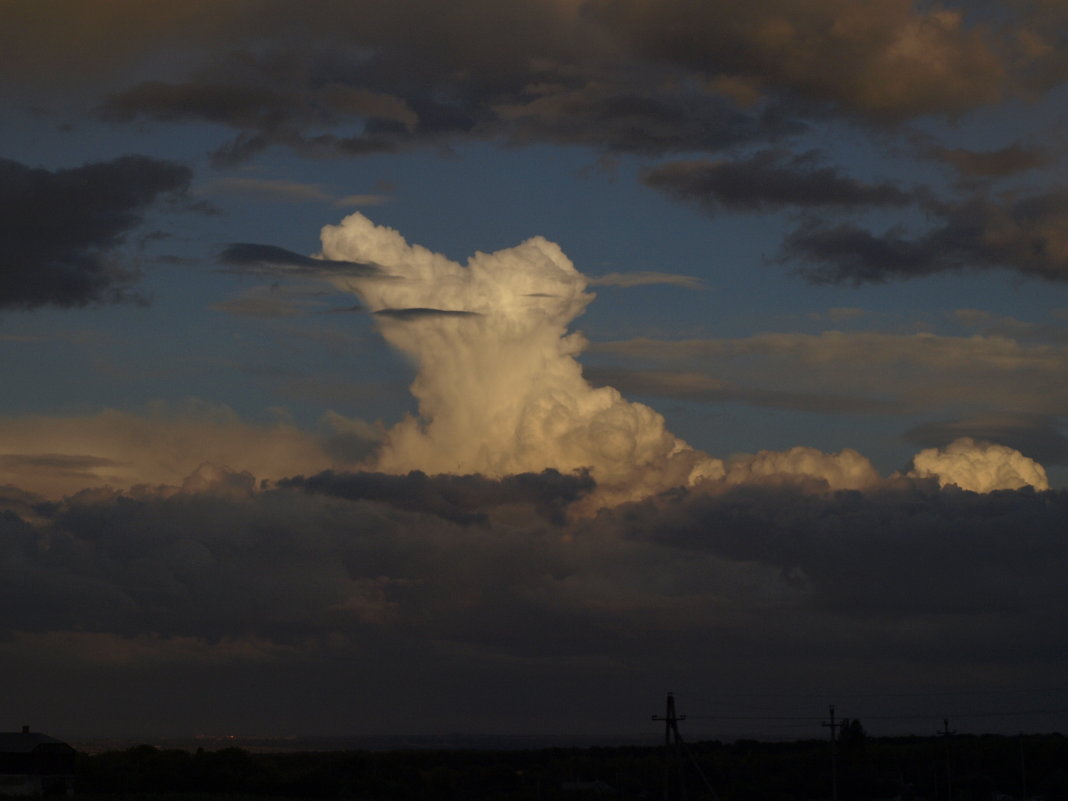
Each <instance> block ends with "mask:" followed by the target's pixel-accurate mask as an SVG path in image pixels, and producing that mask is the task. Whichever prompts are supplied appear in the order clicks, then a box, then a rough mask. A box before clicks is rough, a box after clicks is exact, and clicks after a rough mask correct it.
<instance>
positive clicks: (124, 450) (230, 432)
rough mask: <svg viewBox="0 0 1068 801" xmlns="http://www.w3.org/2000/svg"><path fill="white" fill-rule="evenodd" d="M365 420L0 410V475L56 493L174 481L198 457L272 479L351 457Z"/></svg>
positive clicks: (202, 409)
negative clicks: (310, 422)
mask: <svg viewBox="0 0 1068 801" xmlns="http://www.w3.org/2000/svg"><path fill="white" fill-rule="evenodd" d="M379 436H380V435H379V434H378V433H376V431H375V429H374V427H373V426H370V425H369V424H366V423H362V422H360V421H350V420H348V419H347V418H345V417H342V416H341V415H339V414H337V413H330V414H327V415H325V416H324V418H323V420H322V421H321V423H320V427H319V429H318V430H313V431H304V430H302V429H300V428H297V427H296V426H294V425H292V424H289V423H285V422H271V423H252V422H248V421H245V420H242V419H241V418H240V417H238V416H237V415H236V414H235V413H234V412H233V411H232V410H230V409H228V408H227V407H225V406H210V405H208V404H204V403H201V402H195V401H190V402H189V403H187V404H185V405H184V406H181V405H180V406H176V407H171V406H167V405H164V404H157V405H155V406H154V407H151V408H149V409H147V410H145V411H143V412H142V413H133V412H125V411H118V410H113V409H107V410H104V411H102V412H100V413H98V414H92V415H82V416H48V415H30V416H18V417H6V418H0V442H2V443H3V445H2V447H0V484H5V483H7V484H13V485H17V486H19V487H22V488H23V489H24V490H27V491H30V492H33V493H36V494H39V495H42V496H45V497H47V498H50V499H58V498H61V497H63V496H64V495H70V494H73V493H76V492H78V491H80V490H83V489H86V488H92V487H100V486H110V487H112V488H115V489H128V488H130V487H133V486H135V485H138V484H144V485H148V486H158V485H171V486H180V485H181V483H182V481H183V480H184V479H185V478H186V477H187V476H189V475H190V474H192V473H193V472H194V471H195V470H196V469H197V467H198V466H199V465H201V464H202V463H205V462H208V463H213V464H217V465H227V466H228V467H229V468H232V469H234V470H235V471H236V472H239V473H240V472H252V473H254V474H255V475H257V476H258V477H260V478H265V479H278V478H282V477H283V476H285V475H289V474H291V473H292V472H294V471H301V472H305V473H316V472H319V471H321V470H323V469H326V468H331V467H334V468H344V467H351V466H352V465H354V464H356V463H359V462H360V461H362V460H364V459H366V458H367V457H368V456H369V455H370V454H371V452H372V451H373V449H374V446H375V445H376V444H377V438H378V437H379Z"/></svg>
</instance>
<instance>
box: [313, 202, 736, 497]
mask: <svg viewBox="0 0 1068 801" xmlns="http://www.w3.org/2000/svg"><path fill="white" fill-rule="evenodd" d="M322 243H323V250H322V253H323V256H324V257H326V258H327V259H331V260H338V261H340V260H348V261H355V262H370V263H372V264H374V265H375V266H376V267H378V268H379V273H378V274H377V275H370V276H356V277H347V276H338V277H334V278H333V279H332V280H333V281H334V283H335V284H337V285H338V286H340V287H342V288H344V289H347V290H349V291H352V292H354V293H356V294H357V295H359V296H360V298H361V299H362V300H363V302H364V303H365V304H366V306H367V307H368V308H369V309H370V310H371V311H372V312H374V313H375V315H376V317H377V320H378V324H379V328H380V330H381V332H382V335H383V336H384V337H385V338H386V340H387V341H388V342H389V343H390V344H391V345H393V346H394V347H396V348H398V349H400V350H401V351H403V352H404V353H406V354H407V355H408V356H409V357H411V358H412V359H413V360H414V362H415V364H416V367H417V370H418V373H417V375H416V378H415V381H414V383H413V384H412V392H413V394H414V395H415V397H416V398H417V399H418V401H419V418H418V419H416V418H407V419H405V420H403V421H401V422H400V423H398V424H397V425H396V426H394V427H393V428H392V429H390V430H389V431H388V432H387V438H386V442H385V444H384V446H383V448H382V450H381V452H380V454H379V457H378V461H377V463H376V464H375V468H376V469H378V470H383V471H386V472H403V471H408V470H423V471H425V472H428V473H466V472H471V473H481V474H483V475H487V476H504V475H509V474H514V473H521V472H527V471H540V470H543V469H545V468H550V467H551V468H556V469H558V470H563V471H571V470H578V469H584V468H588V469H589V470H590V472H591V474H592V476H593V478H594V479H595V480H596V481H597V484H598V487H599V495H600V496H601V497H600V501H601V502H607V501H622V500H628V499H634V498H640V497H645V496H647V495H649V494H651V493H653V492H657V491H659V490H662V489H666V488H668V487H673V486H679V485H686V484H687V483H689V481H690V477H691V474H695V471H696V473H699V474H701V475H709V476H722V475H723V465H722V462H720V461H719V460H717V459H711V458H710V457H708V456H706V455H704V454H702V453H700V452H698V451H695V450H694V449H692V448H690V447H689V446H688V445H687V444H686V443H685V442H683V441H682V440H680V439H679V438H677V437H676V436H674V435H673V434H671V432H669V431H668V430H667V429H666V428H665V426H664V418H663V417H662V416H661V415H660V414H658V413H657V412H655V411H653V410H652V409H650V408H649V407H648V406H645V405H643V404H640V403H632V402H630V401H627V400H625V399H624V398H623V397H622V396H621V395H620V394H619V392H618V391H616V390H615V389H613V388H611V387H601V388H597V389H595V388H593V387H592V386H591V385H590V384H589V383H588V382H587V381H586V380H585V379H584V378H583V376H582V368H581V366H580V365H579V363H578V362H577V361H576V360H575V356H576V355H577V354H578V353H580V352H581V351H582V349H583V347H584V345H585V340H584V339H583V337H582V336H581V334H578V333H568V331H567V327H568V325H569V324H570V323H571V322H572V321H573V320H574V319H575V318H576V317H577V316H578V315H580V314H581V313H582V312H583V310H584V309H585V308H586V306H587V304H589V302H590V301H591V300H593V298H594V296H593V295H592V294H590V293H588V292H587V291H586V286H587V281H586V278H585V277H584V276H583V275H582V274H581V273H580V272H579V271H578V270H576V269H575V266H574V265H573V264H572V263H571V261H570V259H568V258H567V256H565V255H564V253H563V251H562V250H561V249H560V247H559V246H558V245H556V244H554V243H552V242H549V241H548V240H546V239H544V238H542V237H533V238H531V239H528V240H527V241H525V242H523V243H522V244H520V245H517V246H516V247H513V248H509V249H506V250H500V251H497V252H495V253H476V254H475V255H474V256H472V257H471V258H470V259H469V260H468V263H467V265H466V266H464V265H461V264H458V263H456V262H454V261H450V260H449V259H447V258H446V257H444V256H442V255H440V254H438V253H433V252H431V251H429V250H427V249H426V248H424V247H421V246H419V245H410V244H408V243H407V242H406V241H405V239H404V238H403V237H402V236H401V235H400V234H399V233H397V232H396V231H394V230H392V229H389V228H384V227H381V226H377V225H375V224H373V223H372V222H371V221H370V220H368V219H367V218H366V217H364V216H363V215H361V214H353V215H351V216H349V217H347V218H345V219H344V220H343V221H342V222H341V224H340V225H329V226H326V227H325V228H323V231H322Z"/></svg>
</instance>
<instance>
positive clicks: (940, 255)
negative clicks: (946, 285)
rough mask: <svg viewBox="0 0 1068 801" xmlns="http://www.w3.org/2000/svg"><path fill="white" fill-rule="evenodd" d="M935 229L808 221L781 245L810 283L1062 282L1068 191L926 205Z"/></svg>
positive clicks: (1066, 272)
mask: <svg viewBox="0 0 1068 801" xmlns="http://www.w3.org/2000/svg"><path fill="white" fill-rule="evenodd" d="M927 206H928V210H929V211H930V212H931V213H932V214H933V215H935V217H936V220H937V223H936V225H935V227H934V228H932V229H930V230H929V231H927V232H926V233H923V234H919V235H916V236H911V237H910V236H909V235H908V234H907V233H906V232H905V231H904V230H902V229H901V228H893V229H891V230H889V231H887V232H885V233H883V234H876V233H872V232H871V231H869V230H867V229H865V228H861V227H859V226H857V225H854V224H853V223H841V224H838V225H828V224H827V223H825V222H823V221H822V220H818V219H816V218H809V219H808V220H806V221H805V222H804V223H803V224H802V225H801V226H800V227H799V228H797V229H796V230H794V231H793V232H791V233H790V234H789V235H788V236H787V237H786V239H785V241H784V243H783V260H784V261H793V260H797V261H801V262H804V263H806V264H807V265H808V266H805V267H803V268H801V270H800V271H801V273H802V274H803V275H805V276H806V277H807V278H808V279H809V280H811V281H812V282H814V283H826V284H832V283H843V284H854V285H859V284H865V283H885V282H886V281H890V280H893V279H901V278H915V277H919V276H924V275H931V274H933V273H939V272H951V271H959V270H976V269H992V268H1001V269H1007V270H1012V271H1014V272H1017V273H1020V274H1021V275H1025V276H1030V277H1035V278H1042V279H1044V280H1047V281H1064V280H1068V192H1064V191H1061V190H1058V191H1053V192H1048V193H1045V194H1037V195H1031V196H1023V197H1014V196H1006V197H1003V198H1000V199H998V200H992V199H990V198H986V197H973V198H968V199H965V200H962V201H960V202H957V203H940V202H929V203H928V204H927Z"/></svg>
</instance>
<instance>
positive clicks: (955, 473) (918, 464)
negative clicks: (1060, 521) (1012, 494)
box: [908, 437, 1049, 492]
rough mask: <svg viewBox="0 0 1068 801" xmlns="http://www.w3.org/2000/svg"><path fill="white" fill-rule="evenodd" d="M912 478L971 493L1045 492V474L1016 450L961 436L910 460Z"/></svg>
mask: <svg viewBox="0 0 1068 801" xmlns="http://www.w3.org/2000/svg"><path fill="white" fill-rule="evenodd" d="M908 475H909V476H912V477H914V478H937V479H938V483H939V486H942V487H944V486H946V485H947V484H955V485H957V486H958V487H960V488H961V489H965V490H971V491H972V492H993V491H994V490H999V489H1020V488H1021V487H1026V486H1030V487H1034V488H1035V489H1038V490H1045V489H1049V480H1048V479H1047V478H1046V471H1045V469H1044V468H1043V467H1042V465H1040V464H1039V463H1038V462H1036V461H1035V460H1034V459H1029V458H1028V457H1026V456H1024V455H1023V454H1022V453H1020V452H1019V451H1018V450H1015V449H1014V448H1009V447H1007V446H1005V445H995V444H994V443H990V442H977V441H976V440H974V439H972V438H971V437H961V438H960V439H957V440H954V441H953V442H951V443H950V444H949V445H947V446H946V447H945V448H942V449H939V448H927V449H926V450H922V451H920V452H919V453H917V454H916V456H915V457H913V460H912V470H911V471H909V473H908Z"/></svg>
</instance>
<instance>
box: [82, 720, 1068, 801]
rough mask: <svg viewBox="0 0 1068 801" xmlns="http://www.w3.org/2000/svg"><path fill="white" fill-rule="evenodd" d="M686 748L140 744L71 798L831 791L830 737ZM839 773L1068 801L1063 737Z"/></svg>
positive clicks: (874, 792) (912, 789)
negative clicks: (673, 751)
mask: <svg viewBox="0 0 1068 801" xmlns="http://www.w3.org/2000/svg"><path fill="white" fill-rule="evenodd" d="M686 750H687V753H685V754H680V755H678V759H677V760H676V761H675V762H672V761H670V760H668V759H667V758H666V754H665V752H664V750H663V749H662V748H655V747H649V748H639V747H615V748H551V749H541V750H528V751H473V750H456V751H452V750H448V751H447V750H425V751H424V750H420V751H398V752H370V751H355V752H354V751H347V752H302V753H250V752H248V751H244V750H242V749H239V748H228V749H224V750H220V751H203V750H198V751H197V752H195V753H190V752H188V751H181V750H161V749H158V748H154V747H151V746H139V747H137V748H131V749H129V750H126V751H109V752H106V753H101V754H96V755H87V754H79V756H78V777H77V785H78V794H79V796H88V797H90V798H92V797H94V796H95V797H97V798H101V799H103V798H117V797H119V796H122V797H124V798H126V799H132V798H134V797H137V796H146V795H157V794H172V795H173V794H182V795H185V796H187V797H193V796H196V797H198V798H204V797H205V796H217V797H221V796H227V797H230V798H233V797H234V796H238V795H240V796H254V797H259V798H268V797H269V798H305V799H313V798H314V799H353V800H354V801H372V799H373V801H434V800H435V799H442V800H446V799H448V800H449V801H460V799H463V800H464V801H468V800H469V799H470V800H472V801H478V800H479V799H486V800H487V801H490V800H491V799H515V801H525V800H529V801H542V800H543V799H544V800H545V801H548V800H549V799H575V800H576V801H577V800H578V799H582V798H592V797H597V798H602V799H612V798H615V799H648V801H656V799H660V798H663V797H664V794H665V774H666V773H667V775H668V776H669V778H670V781H669V783H668V785H669V790H670V796H671V797H672V798H682V797H683V795H682V794H681V792H680V791H681V790H683V789H685V791H686V796H685V797H687V798H688V799H690V801H701V800H702V799H718V801H813V800H814V799H830V798H831V797H832V780H831V777H832V771H831V748H830V744H829V742H828V741H826V740H807V741H799V742H790V743H765V742H757V741H750V740H741V741H738V742H735V743H731V744H724V743H720V742H699V743H695V744H692V745H689V746H687V749H686ZM837 766H838V770H837V778H838V787H837V789H838V798H839V799H840V801H878V800H880V799H894V798H897V799H901V801H920V800H921V799H922V800H923V801H1008V799H1032V800H1034V799H1042V801H1068V739H1066V738H1065V737H1063V736H1061V735H1060V734H1051V735H1027V736H1022V737H1003V736H994V735H982V736H975V735H959V736H954V737H951V738H949V739H948V740H947V739H943V738H938V737H922V738H921V737H908V738H869V737H866V736H864V734H863V732H862V731H854V732H853V736H846V737H843V739H842V741H841V742H840V743H839V746H838V749H837ZM666 768H670V771H666V770H665V769H666ZM702 774H703V777H704V779H707V782H708V784H707V785H706V784H705V781H704V780H703V779H702ZM680 777H681V779H680ZM680 781H683V782H685V788H683V787H681V786H680ZM709 786H710V787H711V789H712V791H714V794H713V792H710V790H709Z"/></svg>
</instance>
